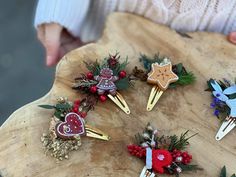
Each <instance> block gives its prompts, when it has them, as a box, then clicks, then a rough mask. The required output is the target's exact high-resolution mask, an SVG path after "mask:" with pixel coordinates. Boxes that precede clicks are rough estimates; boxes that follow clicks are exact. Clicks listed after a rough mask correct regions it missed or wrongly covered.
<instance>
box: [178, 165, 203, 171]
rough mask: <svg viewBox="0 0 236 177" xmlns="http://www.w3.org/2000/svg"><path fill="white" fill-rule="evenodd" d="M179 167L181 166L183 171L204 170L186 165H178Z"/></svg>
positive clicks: (196, 166)
mask: <svg viewBox="0 0 236 177" xmlns="http://www.w3.org/2000/svg"><path fill="white" fill-rule="evenodd" d="M178 166H179V167H180V168H181V169H182V170H183V171H196V170H203V169H202V168H200V167H198V165H184V164H178Z"/></svg>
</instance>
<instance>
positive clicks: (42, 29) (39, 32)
mask: <svg viewBox="0 0 236 177" xmlns="http://www.w3.org/2000/svg"><path fill="white" fill-rule="evenodd" d="M37 37H38V40H39V41H40V42H41V43H42V44H43V45H44V41H45V26H44V25H40V26H38V27H37Z"/></svg>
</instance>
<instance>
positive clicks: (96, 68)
mask: <svg viewBox="0 0 236 177" xmlns="http://www.w3.org/2000/svg"><path fill="white" fill-rule="evenodd" d="M84 64H85V66H86V68H87V69H88V70H89V71H91V72H92V73H93V74H94V75H98V74H99V73H100V70H101V66H100V64H99V62H98V61H97V60H96V61H95V62H92V63H88V62H86V61H84Z"/></svg>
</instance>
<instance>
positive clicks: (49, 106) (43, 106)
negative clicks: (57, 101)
mask: <svg viewBox="0 0 236 177" xmlns="http://www.w3.org/2000/svg"><path fill="white" fill-rule="evenodd" d="M39 107H41V108H44V109H54V108H55V106H53V105H48V104H45V105H39Z"/></svg>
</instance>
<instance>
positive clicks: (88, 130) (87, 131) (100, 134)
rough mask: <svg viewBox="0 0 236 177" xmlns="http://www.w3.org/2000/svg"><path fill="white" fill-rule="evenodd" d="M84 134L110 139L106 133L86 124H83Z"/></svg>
mask: <svg viewBox="0 0 236 177" xmlns="http://www.w3.org/2000/svg"><path fill="white" fill-rule="evenodd" d="M85 135H86V136H88V137H92V138H97V139H101V140H105V141H108V140H110V137H109V136H108V135H107V134H105V133H103V132H102V131H101V130H99V129H97V128H94V127H92V126H90V125H87V124H86V125H85Z"/></svg>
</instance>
